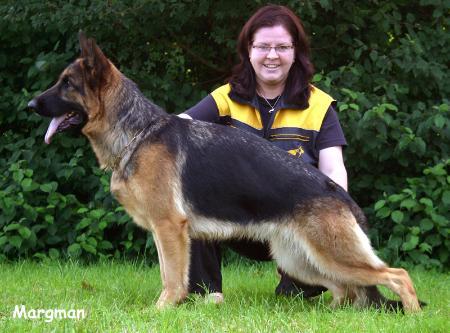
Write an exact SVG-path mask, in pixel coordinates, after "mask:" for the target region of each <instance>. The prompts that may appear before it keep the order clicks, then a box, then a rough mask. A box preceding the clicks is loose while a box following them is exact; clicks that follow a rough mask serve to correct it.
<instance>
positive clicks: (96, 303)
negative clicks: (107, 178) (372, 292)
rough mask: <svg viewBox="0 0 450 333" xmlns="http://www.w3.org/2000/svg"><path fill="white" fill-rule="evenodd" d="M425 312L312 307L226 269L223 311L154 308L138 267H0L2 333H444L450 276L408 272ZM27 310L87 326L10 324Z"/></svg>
mask: <svg viewBox="0 0 450 333" xmlns="http://www.w3.org/2000/svg"><path fill="white" fill-rule="evenodd" d="M411 275H412V278H413V280H414V282H415V284H416V289H417V291H418V294H419V297H420V298H421V299H422V300H424V301H426V302H428V303H429V305H428V306H427V307H426V308H425V309H424V311H423V312H421V313H419V314H414V315H402V314H400V313H386V312H383V311H376V310H373V309H372V310H356V309H353V308H349V307H345V308H341V309H338V310H331V309H329V308H328V306H327V305H328V304H329V302H330V299H331V298H330V295H329V293H326V294H324V295H323V296H321V297H317V298H316V299H314V300H303V299H301V298H300V297H296V298H286V297H276V296H275V295H274V288H275V286H276V284H277V275H276V273H275V266H274V264H273V263H265V264H259V263H258V264H256V265H248V264H231V265H228V266H226V267H225V268H224V270H223V276H224V293H225V303H224V304H222V305H219V306H217V305H214V304H207V303H205V301H204V300H203V299H202V298H200V297H193V298H191V299H189V300H188V301H187V302H185V303H184V304H182V305H180V306H179V307H177V308H170V309H166V310H163V311H159V310H157V309H156V308H155V307H154V303H155V302H156V299H157V297H158V293H159V291H160V288H161V284H160V280H159V269H158V267H157V266H154V267H149V266H147V265H145V264H142V263H129V262H128V263H124V262H104V263H98V264H95V265H81V264H78V263H76V262H43V263H35V262H30V261H23V262H18V263H14V264H5V263H3V264H0V283H1V287H0V288H1V289H0V300H1V301H0V332H346V333H347V332H352V333H353V332H354V333H356V332H408V333H409V332H449V331H450V323H449V318H450V305H449V299H450V281H449V274H445V273H436V272H427V271H420V270H414V271H412V272H411ZM21 304H23V305H24V306H25V307H26V309H27V311H29V310H31V309H65V310H67V311H68V310H70V309H83V310H85V311H86V318H85V319H80V320H74V319H59V318H58V319H54V320H53V321H51V322H46V317H45V316H42V318H40V319H34V320H32V319H23V318H22V319H18V318H13V311H14V309H15V306H16V305H21Z"/></svg>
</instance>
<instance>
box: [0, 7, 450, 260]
mask: <svg viewBox="0 0 450 333" xmlns="http://www.w3.org/2000/svg"><path fill="white" fill-rule="evenodd" d="M274 2H277V3H278V2H279V3H283V4H287V5H289V6H290V7H291V8H292V9H293V10H294V11H295V12H297V13H298V14H299V16H300V17H302V19H303V20H304V22H305V26H306V29H307V31H308V32H309V34H310V35H311V44H312V51H313V61H314V64H315V66H316V75H315V76H314V82H315V84H316V85H318V86H319V87H321V88H322V89H324V90H326V91H328V92H329V93H331V94H332V95H333V96H334V97H335V98H336V99H337V100H338V101H339V106H338V109H339V117H340V119H341V123H342V125H343V127H344V131H345V133H346V136H347V139H348V142H349V147H348V148H347V149H346V151H345V156H346V165H347V168H348V172H349V181H350V191H351V193H352V195H353V196H354V197H355V199H356V200H357V201H358V202H359V203H360V204H361V206H362V207H364V209H365V211H366V212H367V214H368V216H369V220H370V222H371V225H372V228H371V232H370V236H371V238H372V240H373V242H374V245H375V247H377V248H379V249H380V254H381V255H382V256H383V257H384V258H385V259H386V260H388V261H389V262H391V263H394V264H405V263H407V262H409V263H412V264H416V265H417V264H419V265H423V266H425V267H437V268H440V267H445V266H446V265H448V263H449V257H448V252H449V248H450V242H449V237H448V236H449V217H450V216H449V210H450V209H449V208H450V202H449V201H450V200H449V196H450V185H449V184H450V175H449V142H450V140H449V137H450V131H449V116H450V110H449V105H448V102H449V101H448V99H447V98H448V96H449V90H450V85H449V84H448V82H450V77H449V76H450V75H449V70H448V59H449V58H448V54H450V43H449V41H450V40H449V36H450V34H449V33H448V29H449V16H448V12H449V10H450V7H449V2H448V1H438V0H423V1H403V0H395V1H361V2H354V1H349V0H342V1H339V2H332V1H328V0H322V1H284V2H280V1H274ZM262 3H263V2H262V1H240V2H233V1H227V0H219V1H205V0H198V1H195V2H193V3H190V2H187V1H184V2H181V1H180V2H177V1H169V0H166V1H162V0H159V1H155V0H154V1H144V0H137V1H58V0H54V1H46V2H42V1H35V0H28V1H22V2H20V3H19V2H16V1H9V0H8V1H3V2H2V3H1V4H0V18H1V20H0V31H1V34H0V45H1V53H0V84H1V92H2V93H1V95H0V111H1V112H0V131H1V136H0V209H1V215H0V257H1V258H4V259H5V258H8V259H15V258H19V257H23V256H34V257H37V258H41V257H51V258H56V257H59V256H66V255H70V256H79V257H81V258H86V259H89V258H91V259H95V258H99V257H109V256H117V257H122V256H127V257H128V256H136V255H138V254H141V255H142V254H144V255H147V256H148V257H149V258H151V259H155V258H156V256H155V249H154V246H153V242H152V238H151V236H149V235H148V234H147V233H145V232H143V231H142V230H140V229H138V228H136V227H135V226H134V225H133V224H132V223H131V222H130V219H129V217H128V216H127V215H126V214H125V212H124V211H123V209H122V208H120V207H119V206H118V205H117V203H116V202H115V201H114V200H113V199H112V197H111V196H110V194H109V175H108V174H104V173H103V172H102V171H100V170H99V168H98V167H97V165H96V161H95V158H94V155H93V153H92V151H91V150H90V148H89V145H88V142H87V140H86V139H85V138H83V137H76V136H70V135H59V136H57V137H56V138H55V140H54V142H53V143H52V145H50V146H46V145H45V144H44V143H43V136H44V133H45V129H46V126H47V122H46V121H43V120H42V119H40V118H39V117H37V116H36V115H34V114H31V113H29V112H28V111H27V110H26V104H27V102H28V101H29V100H30V99H31V97H32V96H34V95H36V94H37V93H39V92H41V91H43V90H45V89H46V88H47V87H48V86H49V85H51V84H52V82H54V81H55V79H56V77H57V75H58V74H59V73H60V71H61V70H62V69H63V68H64V67H65V66H66V65H67V64H68V63H69V62H70V61H71V60H72V59H74V58H75V57H76V56H77V54H78V51H77V49H78V45H77V32H78V31H79V30H80V29H83V30H84V31H85V32H86V33H87V35H89V36H93V37H95V38H96V39H97V40H98V42H99V44H100V45H101V47H102V48H103V49H104V51H105V53H106V54H107V55H108V56H109V57H110V58H111V59H112V60H113V61H114V62H115V64H117V65H118V66H119V68H120V70H122V71H123V72H124V73H125V74H126V75H127V76H129V77H130V78H132V79H133V80H134V81H136V82H137V83H138V84H139V86H140V88H141V89H142V90H143V92H144V93H145V94H146V95H147V96H148V97H149V98H151V99H152V100H154V101H155V102H156V103H157V104H159V105H161V106H163V107H165V108H166V110H167V111H168V112H171V113H179V112H182V111H183V110H185V109H186V108H188V107H190V106H192V105H193V104H195V103H196V102H197V101H199V100H200V99H201V98H202V97H203V96H205V94H207V93H208V92H209V91H211V90H212V89H213V88H214V87H216V86H217V85H219V84H221V83H223V82H224V80H225V79H226V77H227V76H228V75H229V73H230V69H231V67H232V65H233V64H234V62H235V60H236V58H235V40H236V37H237V34H238V32H239V30H240V28H241V27H242V25H243V23H244V22H245V20H246V19H247V18H248V17H249V15H250V14H251V13H252V12H253V11H254V10H255V9H256V8H257V7H259V6H260V5H261V4H262Z"/></svg>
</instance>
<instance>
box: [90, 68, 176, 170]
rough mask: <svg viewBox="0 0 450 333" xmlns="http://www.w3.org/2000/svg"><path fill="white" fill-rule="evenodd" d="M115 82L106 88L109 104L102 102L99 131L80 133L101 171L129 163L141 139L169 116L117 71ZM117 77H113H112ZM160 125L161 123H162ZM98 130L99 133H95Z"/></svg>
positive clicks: (114, 168)
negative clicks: (88, 142) (92, 150)
mask: <svg viewBox="0 0 450 333" xmlns="http://www.w3.org/2000/svg"><path fill="white" fill-rule="evenodd" d="M117 73H118V75H119V77H116V78H115V79H114V80H113V82H118V83H119V84H117V85H116V86H114V87H109V89H108V91H107V92H106V94H108V95H109V97H108V98H104V99H103V100H108V101H111V102H109V103H104V104H103V105H102V107H103V109H104V110H103V117H107V121H106V122H105V121H103V124H106V125H105V126H103V128H100V127H99V126H96V129H97V130H96V131H95V132H93V131H90V130H89V129H87V130H85V131H83V132H84V134H85V135H86V136H87V137H88V139H89V140H90V142H91V145H92V147H93V149H94V152H95V154H96V156H97V159H98V161H99V164H100V167H101V168H102V169H110V170H113V171H115V170H118V169H123V168H124V167H125V166H126V165H127V164H128V161H129V160H130V158H131V156H132V155H133V153H134V151H135V150H136V148H137V147H138V146H139V143H140V142H141V140H143V139H144V138H145V137H148V136H149V135H150V134H151V132H154V131H155V130H156V129H157V128H158V127H160V123H161V120H162V118H168V117H169V115H168V114H167V113H165V111H163V110H162V109H161V108H159V107H158V106H156V105H155V104H153V103H152V102H150V101H149V100H148V99H147V98H146V97H145V96H144V95H143V94H142V92H141V91H140V90H139V89H138V87H137V85H136V84H135V83H134V82H133V81H131V80H129V79H128V78H126V77H125V76H124V75H123V74H121V73H120V72H119V71H118V70H117ZM116 75H117V74H116ZM163 122H164V121H163ZM99 128H100V130H98V129H99Z"/></svg>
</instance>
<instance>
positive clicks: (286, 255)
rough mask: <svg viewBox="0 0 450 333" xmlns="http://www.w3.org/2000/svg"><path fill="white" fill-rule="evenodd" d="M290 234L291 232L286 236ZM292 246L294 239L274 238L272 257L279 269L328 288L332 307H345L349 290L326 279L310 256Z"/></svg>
mask: <svg viewBox="0 0 450 333" xmlns="http://www.w3.org/2000/svg"><path fill="white" fill-rule="evenodd" d="M288 233H289V231H288V232H286V233H285V235H287V234H288ZM294 243H295V241H294ZM292 244H293V242H292V239H291V240H290V239H286V237H283V236H281V237H274V238H273V239H272V240H271V242H270V248H271V253H272V257H273V258H274V259H275V261H276V262H277V265H278V267H280V268H281V269H282V270H283V271H285V272H286V273H288V274H289V275H290V276H292V277H295V279H297V280H299V281H301V282H303V283H306V284H310V285H321V286H324V287H326V288H327V289H328V290H329V291H330V292H331V294H332V295H333V302H332V303H331V305H330V306H331V307H333V308H335V307H338V306H340V305H343V304H344V303H345V302H346V301H347V300H348V292H349V290H347V288H346V287H345V286H344V285H342V284H340V283H338V282H336V281H333V280H331V279H329V278H326V277H324V276H323V274H321V273H320V272H319V271H318V270H317V268H315V267H314V266H313V265H311V262H310V261H309V259H308V254H307V253H306V252H304V251H302V250H301V249H299V248H296V246H295V245H294V246H293V245H292Z"/></svg>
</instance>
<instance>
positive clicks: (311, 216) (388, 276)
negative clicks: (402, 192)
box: [291, 198, 420, 312]
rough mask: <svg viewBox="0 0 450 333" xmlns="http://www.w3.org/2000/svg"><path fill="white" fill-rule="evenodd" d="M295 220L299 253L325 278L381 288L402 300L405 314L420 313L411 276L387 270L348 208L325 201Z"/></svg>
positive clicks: (337, 203)
mask: <svg viewBox="0 0 450 333" xmlns="http://www.w3.org/2000/svg"><path fill="white" fill-rule="evenodd" d="M296 216H297V218H296V228H295V229H296V230H297V233H296V235H297V236H296V237H295V238H296V240H295V241H296V242H297V244H298V245H297V248H298V251H299V252H303V253H305V256H306V257H307V258H308V261H309V262H310V263H311V265H312V266H313V267H315V268H316V269H317V271H318V272H319V273H320V274H321V276H322V278H324V279H330V280H331V281H336V282H337V283H339V284H341V285H345V286H347V285H350V286H359V287H368V286H374V285H379V284H381V285H384V286H386V287H388V288H389V289H391V290H392V291H393V292H394V293H396V294H397V295H399V296H400V298H401V300H402V303H403V307H404V310H405V311H408V312H413V311H419V310H420V305H419V301H418V299H417V296H416V292H415V290H414V287H413V284H412V281H411V279H410V277H409V275H408V273H407V272H406V271H405V270H404V269H396V268H389V267H387V266H386V264H385V263H384V262H382V261H381V260H380V259H379V258H378V257H377V256H376V254H375V253H374V251H373V249H372V247H371V246H370V241H369V239H368V238H367V236H366V235H365V234H364V232H363V231H362V230H361V228H360V227H359V226H358V224H357V222H356V220H355V217H354V216H353V214H352V213H351V211H350V210H349V208H348V206H347V205H346V204H344V203H343V202H340V201H338V200H336V199H332V198H324V199H322V200H317V201H315V202H313V203H311V205H309V206H308V207H306V208H304V209H302V210H301V211H299V212H298V214H297V215H296ZM291 234H292V231H291ZM357 301H358V300H357Z"/></svg>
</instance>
